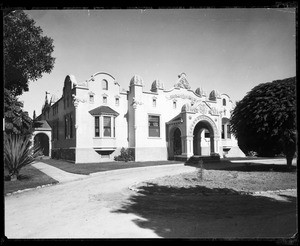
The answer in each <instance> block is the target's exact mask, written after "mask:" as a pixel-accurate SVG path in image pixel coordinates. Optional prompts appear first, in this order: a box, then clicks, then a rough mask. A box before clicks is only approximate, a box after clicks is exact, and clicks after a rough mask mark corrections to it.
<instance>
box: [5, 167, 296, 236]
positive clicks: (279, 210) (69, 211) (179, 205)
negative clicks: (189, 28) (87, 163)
mask: <svg viewBox="0 0 300 246" xmlns="http://www.w3.org/2000/svg"><path fill="white" fill-rule="evenodd" d="M195 170H196V169H195V168H194V167H190V166H184V165H180V164H175V165H168V166H167V165H166V166H154V167H142V168H132V169H122V170H114V171H108V172H101V173H95V174H92V175H91V176H90V177H87V178H85V179H81V180H75V181H72V182H67V183H63V184H58V185H54V186H51V187H46V188H41V189H36V190H31V191H27V192H24V193H19V194H14V195H11V196H7V197H5V235H6V236H7V237H8V238H158V237H163V238H174V237H175V238H184V237H188V238H190V237H195V238H220V237H221V238H224V237H231V238H235V237H236V238H240V237H254V238H255V237H271V238H274V237H291V236H292V235H293V234H294V230H295V228H296V216H295V212H296V200H295V196H296V190H295V189H290V190H289V191H282V192H281V193H280V192H279V193H278V192H277V193H276V194H275V193H274V192H273V193H274V194H270V192H269V193H268V192H266V190H265V191H263V192H260V193H259V192H257V193H255V194H252V195H240V194H237V193H236V192H231V193H228V194H225V193H227V192H228V189H224V187H219V186H220V185H219V183H218V182H220V179H221V177H222V178H223V180H227V183H228V187H230V185H229V184H232V187H236V186H237V184H238V181H239V180H242V181H245V180H246V179H247V178H246V177H247V176H248V175H249V174H248V173H240V174H239V175H236V172H224V171H205V172H206V173H205V178H207V179H208V181H207V182H210V184H211V186H212V187H210V188H209V187H204V188H201V191H202V192H199V188H197V187H194V188H193V187H189V188H188V187H184V185H183V184H181V183H180V182H182V181H184V183H185V182H186V181H187V182H190V181H191V180H193V179H194V178H195V177H196V176H193V175H195V172H194V171H195ZM184 173H186V175H185V174H184ZM192 173H194V174H192ZM210 173H211V175H210ZM267 174H268V175H271V176H270V177H268V176H267ZM166 175H169V177H170V178H169V179H168V178H166V177H165V176H166ZM172 175H173V176H172ZM174 175H175V176H174ZM212 175H217V178H216V179H214V178H213V176H212ZM261 175H262V177H264V178H266V179H268V180H269V179H271V177H272V178H273V179H275V181H276V180H277V179H276V178H275V176H276V175H274V174H272V173H261ZM254 176H255V175H254ZM256 176H257V174H256ZM160 177H164V178H162V179H161V181H162V183H160V182H159V180H160V179H157V178H160ZM174 177H175V178H174ZM176 177H177V178H176ZM280 177H281V179H282V177H283V175H280ZM286 178H288V177H286ZM151 179H155V182H154V183H155V185H156V187H152V186H148V185H147V184H146V185H145V182H142V181H145V180H147V182H149V180H150V182H151ZM180 180H181V181H180ZM214 180H216V181H218V182H215V181H214ZM248 180H249V182H250V181H251V182H254V183H255V186H257V185H261V187H263V184H264V181H261V182H262V183H259V180H253V178H248ZM260 180H262V178H260ZM229 181H230V182H229ZM141 182H142V183H141ZM147 182H146V183H147ZM174 182H175V183H174ZM251 182H250V183H246V184H245V183H243V185H246V186H247V187H249V186H250V185H251ZM221 183H222V184H223V182H221ZM141 184H144V185H143V189H145V191H144V193H143V192H142V193H141V192H139V191H138V190H136V189H135V187H136V188H138V187H139V186H140V185H141ZM175 184H177V185H178V187H176V185H175ZM252 186H253V185H252ZM214 187H219V189H220V190H218V189H217V190H216V189H214ZM240 188H241V187H240ZM254 190H256V189H254ZM216 191H217V192H216ZM224 191H225V193H224ZM271 193H272V192H271ZM282 195H283V196H282ZM276 198H277V199H276ZM278 198H280V199H281V200H280V199H279V200H278Z"/></svg>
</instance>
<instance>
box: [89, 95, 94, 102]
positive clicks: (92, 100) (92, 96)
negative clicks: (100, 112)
mask: <svg viewBox="0 0 300 246" xmlns="http://www.w3.org/2000/svg"><path fill="white" fill-rule="evenodd" d="M90 103H94V95H90Z"/></svg>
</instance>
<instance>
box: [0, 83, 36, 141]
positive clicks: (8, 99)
mask: <svg viewBox="0 0 300 246" xmlns="http://www.w3.org/2000/svg"><path fill="white" fill-rule="evenodd" d="M22 107H23V104H22V102H20V101H18V99H17V98H16V97H15V96H13V95H12V94H11V92H10V91H9V90H7V89H4V117H5V132H6V133H7V134H15V135H29V134H31V133H32V120H31V118H30V117H29V115H28V113H27V112H24V111H23V110H22Z"/></svg>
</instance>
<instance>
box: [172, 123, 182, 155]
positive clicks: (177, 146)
mask: <svg viewBox="0 0 300 246" xmlns="http://www.w3.org/2000/svg"><path fill="white" fill-rule="evenodd" d="M181 154H182V139H181V130H180V129H179V128H178V127H173V128H172V129H171V131H170V141H169V159H170V160H173V159H174V158H175V156H179V155H181Z"/></svg>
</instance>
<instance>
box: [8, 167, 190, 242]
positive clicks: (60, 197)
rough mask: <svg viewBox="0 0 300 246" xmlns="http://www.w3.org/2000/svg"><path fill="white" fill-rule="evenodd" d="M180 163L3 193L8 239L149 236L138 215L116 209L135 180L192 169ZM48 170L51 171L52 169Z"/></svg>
mask: <svg viewBox="0 0 300 246" xmlns="http://www.w3.org/2000/svg"><path fill="white" fill-rule="evenodd" d="M194 170H195V168H194V167H189V166H184V165H183V164H182V165H180V164H175V165H163V166H153V167H141V168H131V169H121V170H114V171H107V172H101V173H95V174H93V175H91V176H87V177H86V178H84V179H79V180H75V181H73V182H65V183H62V184H57V185H53V186H49V187H45V188H42V189H35V190H30V191H27V192H23V193H19V194H13V195H11V196H6V197H5V235H6V236H7V237H8V238H140V237H142V238H145V237H146V238H152V237H159V236H158V235H157V234H156V233H155V232H154V230H151V229H144V228H141V227H139V226H138V225H137V224H136V223H134V221H136V220H143V218H141V217H139V216H137V215H135V214H133V213H116V212H114V211H115V210H117V209H119V208H121V207H122V205H123V204H124V203H126V202H128V198H129V197H130V196H131V195H133V194H134V191H132V190H130V189H129V188H128V187H130V186H132V185H133V184H134V183H136V182H141V181H144V180H148V179H154V178H157V177H162V176H165V175H176V174H179V173H184V172H191V171H194ZM52 174H53V173H52Z"/></svg>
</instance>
